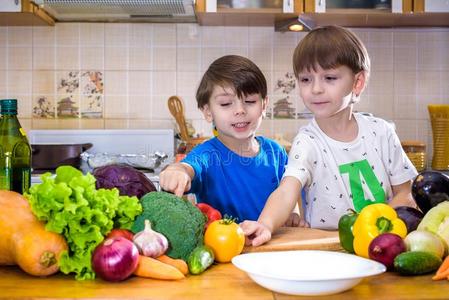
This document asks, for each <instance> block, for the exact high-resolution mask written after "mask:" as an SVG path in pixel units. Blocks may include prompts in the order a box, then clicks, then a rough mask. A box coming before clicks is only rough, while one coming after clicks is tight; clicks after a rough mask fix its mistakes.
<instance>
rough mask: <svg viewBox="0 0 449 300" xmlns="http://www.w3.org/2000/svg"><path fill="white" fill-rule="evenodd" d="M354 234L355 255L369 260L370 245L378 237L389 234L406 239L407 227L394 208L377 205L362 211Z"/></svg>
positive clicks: (382, 204) (355, 224) (366, 207)
mask: <svg viewBox="0 0 449 300" xmlns="http://www.w3.org/2000/svg"><path fill="white" fill-rule="evenodd" d="M352 232H353V234H354V251H355V254H357V255H359V256H363V257H366V258H369V255H368V248H369V244H370V243H371V241H372V240H373V239H374V238H375V237H376V236H378V235H380V234H382V233H386V232H389V233H395V234H397V235H399V236H400V237H402V238H405V236H406V235H407V227H406V225H405V223H404V221H402V220H401V219H399V218H398V215H397V214H396V211H395V210H394V208H392V207H391V206H389V205H387V204H384V203H375V204H371V205H368V206H365V207H364V208H363V209H362V210H361V211H360V213H359V216H358V217H357V219H356V220H355V223H354V227H353V229H352Z"/></svg>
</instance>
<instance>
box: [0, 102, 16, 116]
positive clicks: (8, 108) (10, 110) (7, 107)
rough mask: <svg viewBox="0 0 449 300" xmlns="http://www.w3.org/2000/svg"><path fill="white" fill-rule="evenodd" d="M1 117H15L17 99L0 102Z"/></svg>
mask: <svg viewBox="0 0 449 300" xmlns="http://www.w3.org/2000/svg"><path fill="white" fill-rule="evenodd" d="M0 106H1V111H0V113H1V114H2V115H16V114H17V99H2V100H0Z"/></svg>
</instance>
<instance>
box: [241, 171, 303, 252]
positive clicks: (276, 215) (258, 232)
mask: <svg viewBox="0 0 449 300" xmlns="http://www.w3.org/2000/svg"><path fill="white" fill-rule="evenodd" d="M300 196H301V183H300V182H299V180H298V179H296V178H294V177H290V176H287V177H285V178H284V179H282V181H281V184H280V185H279V187H278V188H277V189H276V190H275V191H274V192H273V193H271V195H270V197H268V200H267V203H266V204H265V207H264V209H263V210H262V213H261V214H260V216H259V219H258V220H257V222H255V221H244V222H242V223H241V224H240V227H241V228H242V229H243V232H244V233H245V235H246V238H247V239H246V244H247V245H252V246H259V245H262V244H263V243H266V242H267V241H269V240H270V239H271V234H272V233H273V232H274V231H275V230H276V229H278V228H279V227H281V226H282V225H283V224H284V223H285V222H286V221H287V219H288V217H289V216H290V214H291V212H292V210H293V208H294V207H295V204H296V203H297V199H299V197H300Z"/></svg>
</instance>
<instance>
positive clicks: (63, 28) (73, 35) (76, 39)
mask: <svg viewBox="0 0 449 300" xmlns="http://www.w3.org/2000/svg"><path fill="white" fill-rule="evenodd" d="M55 28H56V45H58V46H79V43H80V24H79V23H56V25H55Z"/></svg>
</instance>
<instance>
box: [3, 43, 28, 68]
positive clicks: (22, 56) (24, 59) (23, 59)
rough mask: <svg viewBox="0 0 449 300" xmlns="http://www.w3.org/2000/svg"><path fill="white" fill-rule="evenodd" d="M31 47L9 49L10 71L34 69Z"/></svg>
mask: <svg viewBox="0 0 449 300" xmlns="http://www.w3.org/2000/svg"><path fill="white" fill-rule="evenodd" d="M32 60H33V56H32V48H31V47H9V48H8V68H9V70H31V67H32Z"/></svg>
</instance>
